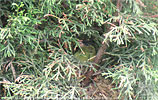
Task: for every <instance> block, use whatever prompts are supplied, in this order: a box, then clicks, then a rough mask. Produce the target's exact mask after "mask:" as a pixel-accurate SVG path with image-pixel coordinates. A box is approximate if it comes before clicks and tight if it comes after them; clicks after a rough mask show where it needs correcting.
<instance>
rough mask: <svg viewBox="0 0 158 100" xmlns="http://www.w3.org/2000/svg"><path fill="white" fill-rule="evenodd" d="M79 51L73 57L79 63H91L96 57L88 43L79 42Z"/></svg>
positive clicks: (92, 47)
mask: <svg viewBox="0 0 158 100" xmlns="http://www.w3.org/2000/svg"><path fill="white" fill-rule="evenodd" d="M79 43H80V47H81V49H80V50H78V51H77V52H76V53H75V54H74V56H75V58H76V59H78V60H79V61H80V62H87V61H93V60H94V57H95V55H96V50H95V48H94V46H92V45H91V44H89V43H88V42H82V41H79Z"/></svg>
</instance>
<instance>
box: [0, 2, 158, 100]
mask: <svg viewBox="0 0 158 100" xmlns="http://www.w3.org/2000/svg"><path fill="white" fill-rule="evenodd" d="M142 1H143V0H142ZM0 2H2V3H0V13H2V14H0V15H1V16H0V17H1V20H0V25H1V26H3V27H0V70H1V71H0V74H1V76H0V80H2V81H0V82H5V84H3V86H4V89H5V94H4V95H3V98H2V99H17V98H24V99H32V98H34V99H37V98H38V99H43V98H51V99H52V98H53V99H76V98H82V97H84V96H85V95H86V94H85V91H84V89H83V88H81V87H80V81H81V80H80V79H81V78H82V74H83V73H84V72H82V71H83V66H84V67H85V68H88V66H89V64H90V65H92V63H93V62H88V63H82V61H87V60H88V59H90V58H91V57H93V56H95V55H96V53H97V51H98V49H99V47H100V46H101V45H102V43H104V42H106V43H107V44H108V48H107V50H105V51H106V52H105V53H104V54H103V57H102V62H101V63H100V67H101V69H103V70H102V75H103V76H104V77H105V78H112V80H113V83H115V84H116V86H115V88H117V89H119V90H120V95H119V97H118V98H121V97H123V98H124V99H125V100H132V99H137V100H151V99H152V100H156V99H157V97H158V95H157V93H158V91H157V90H158V87H157V84H158V82H157V78H158V75H157V74H158V73H157V71H158V70H157V66H158V63H157V58H158V56H157V51H158V45H157V43H158V42H157V39H158V30H157V22H156V21H155V20H152V19H150V18H148V17H144V16H143V12H142V11H146V12H147V11H148V9H152V7H149V8H143V7H142V6H141V5H140V4H139V3H138V1H135V0H124V1H123V2H122V5H123V8H122V10H121V11H120V12H119V13H118V16H117V15H116V12H117V9H116V6H115V5H116V0H113V2H111V0H97V1H94V0H89V1H83V0H74V1H72V0H11V1H10V0H9V1H8V0H4V1H2V0H0ZM153 2H154V0H153ZM153 2H152V3H153ZM144 3H145V5H147V4H148V3H149V2H147V1H145V0H144ZM5 4H7V5H5ZM131 8H132V9H131ZM152 11H153V12H156V11H155V9H154V10H152ZM122 12H123V13H122ZM153 12H152V13H153ZM4 15H5V16H7V17H6V18H8V19H7V20H5V21H7V25H2V24H3V23H4V22H3V20H2V16H4ZM114 15H115V16H114ZM110 25H111V26H110ZM108 26H110V27H108ZM80 39H81V40H85V41H89V42H91V44H92V45H90V46H85V47H80V44H79V43H78V40H80ZM107 41H109V42H107ZM76 48H77V49H78V51H77V50H76ZM82 51H83V52H85V54H86V57H85V56H80V54H81V53H83V52H82ZM91 51H92V52H91ZM78 55H79V56H78ZM82 57H84V60H83V59H82ZM75 58H78V59H79V60H80V61H81V62H78V60H77V59H75ZM110 66H113V67H110ZM85 68H84V69H85ZM92 69H93V68H92ZM14 71H15V72H14ZM14 74H16V78H15V79H14V77H13V76H14ZM0 96H1V95H0Z"/></svg>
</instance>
